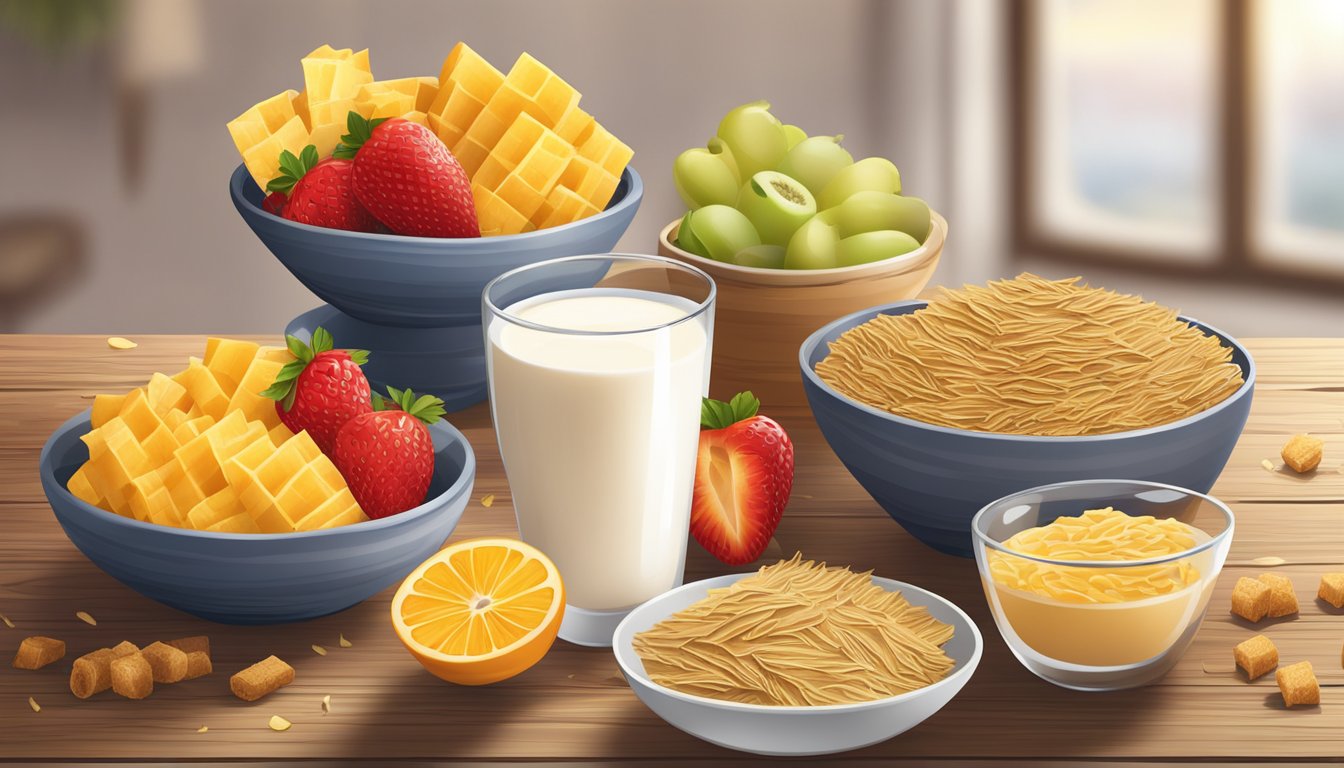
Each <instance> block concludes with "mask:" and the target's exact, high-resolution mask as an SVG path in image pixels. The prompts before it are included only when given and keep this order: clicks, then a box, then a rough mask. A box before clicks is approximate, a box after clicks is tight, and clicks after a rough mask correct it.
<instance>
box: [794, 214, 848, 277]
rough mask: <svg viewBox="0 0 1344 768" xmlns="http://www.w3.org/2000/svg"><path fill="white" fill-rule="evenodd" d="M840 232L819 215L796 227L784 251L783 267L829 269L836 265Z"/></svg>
mask: <svg viewBox="0 0 1344 768" xmlns="http://www.w3.org/2000/svg"><path fill="white" fill-rule="evenodd" d="M839 246H840V232H839V230H837V229H836V228H835V226H834V225H831V224H828V223H827V222H826V221H825V220H823V219H822V218H821V217H820V216H813V217H812V218H810V219H808V220H807V223H806V224H804V225H803V226H801V227H799V228H798V231H797V232H794V233H793V237H792V238H791V239H790V240H789V247H788V249H787V250H786V251H785V252H784V268H785V269H830V268H831V267H834V266H837V264H838V262H837V261H836V250H837V249H838V248H839Z"/></svg>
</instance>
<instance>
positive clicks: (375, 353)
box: [285, 304, 490, 411]
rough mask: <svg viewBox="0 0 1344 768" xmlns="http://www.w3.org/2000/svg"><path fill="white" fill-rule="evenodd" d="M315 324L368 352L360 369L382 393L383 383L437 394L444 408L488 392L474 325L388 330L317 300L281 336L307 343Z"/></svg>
mask: <svg viewBox="0 0 1344 768" xmlns="http://www.w3.org/2000/svg"><path fill="white" fill-rule="evenodd" d="M319 326H320V327H323V328H326V329H327V330H328V331H331V335H332V338H334V339H335V340H336V343H337V344H338V345H340V346H341V347H345V348H349V349H367V350H368V351H369V361H368V362H367V363H365V364H364V365H363V369H364V375H365V376H367V377H368V379H369V384H370V385H372V387H373V391H375V392H378V393H385V392H386V391H387V385H389V384H391V385H392V386H394V387H397V388H399V389H405V388H407V387H410V388H411V389H413V390H415V391H416V392H417V393H418V394H422V395H423V394H432V395H437V396H439V397H440V398H442V399H443V404H444V407H445V408H447V409H448V410H449V411H460V410H462V409H463V408H467V407H470V406H472V405H475V404H476V403H479V402H482V401H483V400H485V398H486V396H487V395H489V394H490V387H489V385H488V383H487V382H486V373H485V345H484V340H483V337H482V336H481V329H480V327H479V326H469V325H459V326H453V327H451V328H395V329H390V330H389V329H388V328H387V326H383V325H373V324H371V323H366V322H364V321H362V320H356V319H355V318H353V317H350V316H349V315H347V314H344V313H342V312H340V311H339V310H337V309H336V308H335V307H333V306H331V305H330V304H323V305H322V306H320V307H317V308H316V309H310V310H308V311H307V312H304V313H303V314H302V315H299V316H298V317H296V318H294V319H293V320H291V321H290V323H289V325H287V326H285V335H286V336H297V337H299V338H300V339H304V340H305V341H307V340H309V339H311V338H312V337H313V331H314V330H316V329H317V328H318V327H319Z"/></svg>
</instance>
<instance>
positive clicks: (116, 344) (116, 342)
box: [107, 336, 140, 349]
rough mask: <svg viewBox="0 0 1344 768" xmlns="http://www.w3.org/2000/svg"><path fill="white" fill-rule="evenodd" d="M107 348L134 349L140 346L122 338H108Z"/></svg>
mask: <svg viewBox="0 0 1344 768" xmlns="http://www.w3.org/2000/svg"><path fill="white" fill-rule="evenodd" d="M107 346H109V347H111V348H113V349H135V348H136V347H138V346H140V345H139V344H136V343H135V342H134V341H131V340H130V339H127V338H125V337H122V336H109V337H107Z"/></svg>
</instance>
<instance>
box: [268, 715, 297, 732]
mask: <svg viewBox="0 0 1344 768" xmlns="http://www.w3.org/2000/svg"><path fill="white" fill-rule="evenodd" d="M267 725H269V726H270V727H271V730H272V731H288V730H289V727H290V726H291V725H293V723H291V722H289V721H288V720H286V719H285V718H283V717H281V716H279V715H271V721H270V722H269V723H267Z"/></svg>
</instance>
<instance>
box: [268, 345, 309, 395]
mask: <svg viewBox="0 0 1344 768" xmlns="http://www.w3.org/2000/svg"><path fill="white" fill-rule="evenodd" d="M289 338H291V339H292V338H294V337H293V336H291V337H289ZM299 343H300V344H302V343H303V342H299ZM305 350H306V347H305ZM306 367H308V362H307V361H305V360H303V359H302V358H300V359H298V360H291V361H289V362H288V363H285V364H284V366H283V367H282V368H281V369H280V372H279V373H277V374H276V375H275V381H274V382H272V383H271V386H269V387H267V388H266V389H264V390H262V391H261V393H260V394H261V396H262V397H264V398H266V399H268V400H275V401H277V402H279V403H281V404H282V405H283V406H284V409H285V410H286V411H288V410H289V409H290V408H293V407H294V395H295V393H296V392H297V391H298V390H297V388H296V387H295V386H294V383H295V381H296V380H297V379H298V378H299V374H301V373H303V369H304V368H306Z"/></svg>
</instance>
